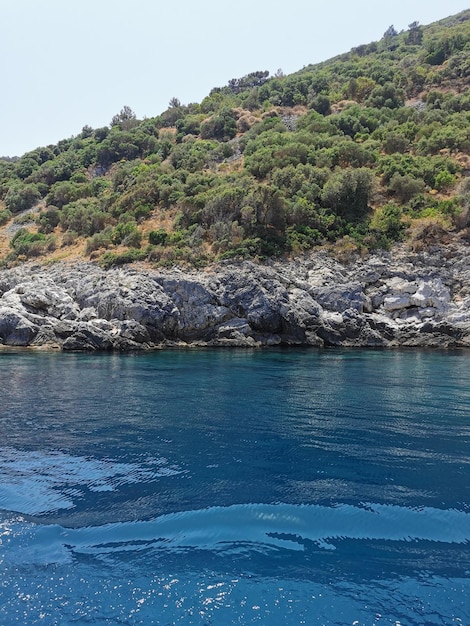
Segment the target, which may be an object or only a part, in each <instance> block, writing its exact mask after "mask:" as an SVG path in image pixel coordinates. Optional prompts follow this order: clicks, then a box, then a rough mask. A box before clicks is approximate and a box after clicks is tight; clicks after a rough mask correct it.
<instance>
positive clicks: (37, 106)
mask: <svg viewBox="0 0 470 626" xmlns="http://www.w3.org/2000/svg"><path fill="white" fill-rule="evenodd" d="M468 8H469V6H468V0H446V1H445V2H442V0H393V1H391V0H382V1H379V0H336V1H334V0H333V1H328V0H321V1H317V0H283V1H279V0H236V1H235V2H224V0H171V1H169V0H165V1H163V2H162V1H161V0H132V2H130V1H129V0H125V1H124V0H0V27H1V28H0V33H1V34H0V68H1V92H0V156H20V155H22V154H24V153H25V152H27V151H29V150H33V149H34V148H37V147H39V146H44V145H49V144H55V143H57V141H59V140H60V139H66V138H69V137H72V136H74V135H77V134H79V133H80V132H81V129H82V128H83V126H85V125H88V126H92V127H93V128H99V127H102V126H106V125H108V124H109V123H110V121H111V119H112V117H113V115H115V114H116V113H119V111H120V110H121V109H122V107H123V106H124V105H127V106H130V107H131V108H132V109H133V110H134V111H135V113H136V114H137V117H138V118H139V119H141V118H144V117H153V116H156V115H158V114H160V113H162V112H163V111H164V110H166V109H167V107H168V103H169V101H170V99H171V98H173V97H177V98H179V100H180V101H181V102H182V103H183V104H188V103H190V102H200V101H201V100H202V99H203V98H204V97H205V96H206V95H208V93H209V91H210V90H211V89H212V88H213V87H222V86H224V85H226V84H227V82H228V81H229V80H230V79H231V78H238V77H241V76H244V75H246V74H249V73H250V72H253V71H256V70H269V72H270V73H271V74H274V73H275V72H276V71H277V70H278V69H282V71H283V72H284V73H285V74H290V73H292V72H295V71H297V70H299V69H301V68H302V67H304V66H306V65H309V64H311V63H318V62H320V61H325V60H326V59H329V58H331V57H332V56H336V55H337V54H341V53H343V52H348V51H349V50H350V49H351V48H352V47H354V46H358V45H360V44H366V43H370V42H371V41H377V40H379V39H380V38H381V37H382V35H383V33H384V32H385V30H386V29H387V28H388V27H389V26H390V25H392V24H393V25H394V26H395V28H396V29H397V30H402V29H407V27H408V25H409V24H410V23H411V22H414V21H418V22H420V23H421V24H429V23H430V22H433V21H436V20H439V19H442V18H444V17H447V16H449V15H453V14H455V13H458V12H460V11H463V10H465V9H468Z"/></svg>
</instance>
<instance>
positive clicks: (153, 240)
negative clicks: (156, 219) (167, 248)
mask: <svg viewBox="0 0 470 626" xmlns="http://www.w3.org/2000/svg"><path fill="white" fill-rule="evenodd" d="M167 239H168V233H167V232H166V230H165V229H164V228H159V229H158V230H151V231H150V232H149V243H150V244H151V245H153V246H164V245H165V244H166V242H167Z"/></svg>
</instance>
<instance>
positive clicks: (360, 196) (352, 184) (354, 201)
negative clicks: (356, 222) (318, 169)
mask: <svg viewBox="0 0 470 626" xmlns="http://www.w3.org/2000/svg"><path fill="white" fill-rule="evenodd" d="M372 187H373V176H372V172H370V170H368V169H367V168H358V169H352V168H351V169H346V170H342V171H337V172H335V173H334V174H333V175H332V176H331V177H330V178H329V179H328V181H327V182H326V184H325V186H324V188H323V192H322V202H323V204H324V205H325V206H327V207H329V208H331V209H333V211H335V213H336V214H337V215H340V216H341V217H344V218H346V219H348V220H351V219H362V218H363V217H364V216H365V215H366V214H367V212H368V210H369V196H370V194H371V192H372Z"/></svg>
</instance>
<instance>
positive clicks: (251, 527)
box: [0, 350, 470, 626]
mask: <svg viewBox="0 0 470 626" xmlns="http://www.w3.org/2000/svg"><path fill="white" fill-rule="evenodd" d="M469 366H470V354H469V353H468V352H465V351H462V352H449V353H442V352H423V351H413V352H411V351H410V352H405V351H404V352H401V351H397V352H381V351H341V350H331V351H323V352H317V351H313V350H310V351H309V350H284V351H282V350H272V351H253V352H252V351H244V350H240V351H237V350H231V351H227V352H226V351H189V352H159V353H155V354H151V355H81V354H77V355H73V354H68V355H63V354H46V353H42V354H34V353H27V352H25V353H15V352H11V353H6V352H3V353H0V370H1V371H0V373H1V375H2V377H3V380H4V381H7V380H8V381H9V383H8V384H6V385H4V386H3V388H2V394H1V403H0V429H1V430H0V432H1V435H2V436H1V439H0V476H1V480H0V570H1V577H0V623H1V624H2V625H3V624H5V626H8V625H10V624H25V625H29V624H46V625H49V624H50V625H53V624H85V623H86V624H98V625H101V624H129V625H133V624H165V625H170V624H198V625H199V624H200V625H209V624H210V625H212V626H215V625H220V626H227V625H230V624H266V625H277V624H282V625H283V626H285V625H286V624H287V625H290V624H292V625H294V624H341V625H344V624H354V625H359V624H364V625H366V624H367V625H369V624H370V625H372V624H375V625H380V624H394V625H395V626H397V625H398V624H400V625H401V626H405V625H406V624H423V625H424V624H445V625H447V624H460V625H463V624H470V599H469V598H470V548H469V545H470V499H469V492H470V486H469V485H470V454H469V439H470V412H469V407H470V404H469V400H470V388H469V386H468V383H467V380H468V371H469Z"/></svg>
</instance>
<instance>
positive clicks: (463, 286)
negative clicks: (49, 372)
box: [0, 242, 470, 350]
mask: <svg viewBox="0 0 470 626" xmlns="http://www.w3.org/2000/svg"><path fill="white" fill-rule="evenodd" d="M468 252H469V247H468V246H467V245H465V244H463V243H461V242H454V243H453V244H447V245H445V246H441V247H439V246H436V247H434V248H432V249H429V250H427V251H426V252H423V253H420V254H411V253H410V252H409V251H406V250H405V248H403V247H398V248H396V249H395V250H394V251H393V252H392V253H384V254H381V255H373V256H370V257H369V258H367V259H363V260H357V261H356V262H354V263H351V264H348V265H343V264H341V263H339V262H338V261H335V260H334V259H332V258H331V257H329V256H327V254H326V253H324V252H319V253H316V254H313V255H311V256H308V257H305V258H302V259H297V260H294V261H284V262H280V261H275V262H272V263H271V264H269V265H256V264H254V263H251V262H242V263H238V264H235V263H234V264H221V265H218V266H216V267H212V268H210V269H206V270H204V271H194V272H183V271H180V270H177V269H174V270H171V271H151V270H146V269H143V268H135V267H125V268H121V269H114V270H108V271H104V270H102V269H100V268H99V267H97V266H96V265H94V264H91V263H80V264H75V265H66V264H57V265H54V266H51V267H48V268H43V267H39V266H22V267H18V268H15V269H11V270H5V271H3V272H1V273H0V343H1V344H3V345H7V346H36V347H40V346H47V347H57V348H60V349H63V350H139V349H152V348H155V347H160V346H185V345H197V346H246V347H255V346H268V345H281V344H284V345H311V346H318V347H321V346H383V347H394V346H428V347H458V346H470V259H469V256H468Z"/></svg>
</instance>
